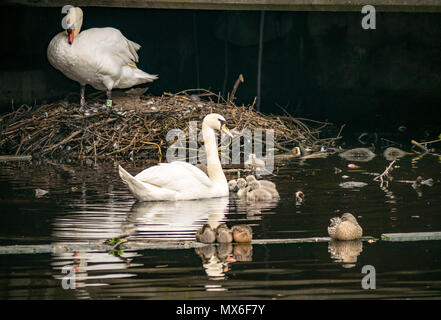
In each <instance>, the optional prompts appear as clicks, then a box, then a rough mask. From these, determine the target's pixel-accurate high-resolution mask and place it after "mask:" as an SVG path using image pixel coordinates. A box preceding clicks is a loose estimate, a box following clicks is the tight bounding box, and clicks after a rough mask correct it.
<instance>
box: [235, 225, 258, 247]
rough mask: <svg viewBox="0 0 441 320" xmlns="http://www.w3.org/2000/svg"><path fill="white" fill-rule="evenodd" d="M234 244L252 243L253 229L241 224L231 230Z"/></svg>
mask: <svg viewBox="0 0 441 320" xmlns="http://www.w3.org/2000/svg"><path fill="white" fill-rule="evenodd" d="M231 231H232V232H233V240H234V242H239V243H240V242H251V240H252V239H253V229H251V227H250V226H248V225H246V224H239V225H236V226H234V227H232V228H231Z"/></svg>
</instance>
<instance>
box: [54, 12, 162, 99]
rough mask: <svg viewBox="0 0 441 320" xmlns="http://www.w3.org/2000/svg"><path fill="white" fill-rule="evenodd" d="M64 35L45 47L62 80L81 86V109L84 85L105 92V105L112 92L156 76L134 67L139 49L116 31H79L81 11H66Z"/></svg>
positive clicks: (97, 29) (106, 29)
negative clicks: (64, 78) (60, 73)
mask: <svg viewBox="0 0 441 320" xmlns="http://www.w3.org/2000/svg"><path fill="white" fill-rule="evenodd" d="M65 21H66V24H67V25H66V27H67V28H66V31H62V32H60V33H59V34H57V35H56V36H55V37H54V38H53V39H52V41H51V42H50V43H49V46H48V48H47V57H48V60H49V63H50V64H51V65H52V66H53V67H54V68H55V69H58V70H60V71H61V72H62V73H63V74H64V75H65V76H66V77H68V78H70V79H72V80H74V81H76V82H78V83H79V84H80V86H81V91H80V95H81V100H80V104H81V107H83V106H85V104H86V101H85V97H84V91H85V87H86V84H88V85H91V86H92V87H94V88H95V89H96V90H102V91H106V92H107V100H108V101H107V105H108V106H110V105H111V104H112V100H111V91H112V89H114V88H121V89H123V88H130V87H133V86H136V85H138V84H141V83H146V82H153V81H154V80H156V79H158V76H157V75H151V74H148V73H146V72H144V71H142V70H140V69H138V68H137V67H136V64H135V63H137V62H138V54H137V53H136V51H138V50H139V48H141V46H140V45H139V44H137V43H135V42H133V41H130V40H128V39H127V38H126V37H124V36H123V35H122V33H121V31H119V30H118V29H114V28H92V29H88V30H84V31H83V32H81V33H80V31H81V26H82V24H83V11H82V10H81V9H80V8H78V7H76V8H75V7H72V8H70V9H69V11H68V12H67V15H66V20H65Z"/></svg>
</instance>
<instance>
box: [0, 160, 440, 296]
mask: <svg viewBox="0 0 441 320" xmlns="http://www.w3.org/2000/svg"><path fill="white" fill-rule="evenodd" d="M411 159H412V158H411V157H410V156H408V157H406V158H404V159H401V160H400V161H398V162H397V163H396V164H397V165H398V166H399V167H397V168H395V169H394V171H393V177H394V180H393V181H392V182H391V183H390V185H389V187H388V188H380V186H379V182H377V181H373V178H374V177H375V176H374V175H373V174H374V173H381V172H383V170H384V169H385V168H386V166H387V165H388V164H389V162H388V161H386V160H385V159H384V158H383V157H382V156H377V157H376V158H374V160H372V161H370V162H365V163H357V164H358V165H359V166H360V168H356V169H349V168H348V167H347V165H348V163H350V162H348V161H345V160H343V159H340V158H339V157H337V156H332V157H330V158H327V159H310V160H307V161H305V162H299V161H292V162H287V163H283V164H279V165H278V166H277V168H278V169H277V170H276V174H277V176H274V177H271V180H273V181H274V182H276V184H277V187H278V190H279V192H280V195H281V199H280V201H279V202H278V203H270V204H260V205H253V206H251V205H247V204H246V203H243V202H241V201H239V200H237V199H236V198H235V197H234V196H230V198H229V199H226V198H225V199H209V200H201V201H182V202H163V203H136V202H135V200H134V198H133V197H132V196H131V194H130V193H129V191H128V189H127V188H126V187H125V185H124V184H123V183H122V182H121V180H120V178H119V176H118V173H117V164H116V163H104V164H98V165H94V164H83V165H78V164H68V163H64V164H59V163H55V162H50V163H48V162H47V161H46V162H45V163H44V164H43V163H38V162H34V163H32V164H25V163H1V164H0V191H1V192H0V208H1V211H0V245H10V244H50V243H72V242H87V241H90V240H101V239H105V238H111V237H114V236H116V235H118V234H120V233H121V231H122V230H127V229H133V230H135V232H134V234H133V237H132V238H134V239H143V240H146V239H162V240H164V239H183V240H192V239H194V233H195V231H196V230H197V229H198V228H199V227H200V226H201V225H202V224H204V223H206V222H207V221H208V222H210V223H214V224H217V223H219V222H221V221H227V222H228V224H229V225H230V226H232V225H234V224H239V223H247V224H249V225H251V226H252V228H253V231H254V238H255V239H274V238H302V237H311V236H327V231H326V227H327V225H328V223H329V219H330V218H331V217H334V216H336V215H340V214H342V213H344V212H352V213H353V214H354V215H355V216H356V217H358V220H359V223H360V224H361V226H362V227H363V230H364V234H365V235H370V236H375V237H378V236H380V235H381V234H382V233H393V232H422V231H441V183H440V178H441V163H440V159H438V158H436V157H434V156H431V155H429V156H426V157H424V158H423V159H422V160H420V161H418V162H416V163H414V162H412V160H411ZM145 166H146V165H145V164H143V165H141V164H140V165H133V164H132V165H126V167H127V168H128V170H129V171H130V172H131V173H137V172H139V171H141V169H143V168H144V167H145ZM335 168H339V169H341V170H342V172H339V173H336V171H335ZM343 176H349V177H348V178H343ZM417 176H422V177H423V178H425V179H426V178H433V179H434V182H435V183H434V185H433V186H431V187H429V186H422V187H421V188H420V189H418V190H415V189H414V188H412V186H411V184H409V183H404V182H400V181H399V180H415V179H416V177H417ZM229 178H232V177H229ZM348 181H356V182H364V183H366V184H367V185H366V186H363V187H358V188H343V187H341V186H340V184H341V183H343V182H348ZM36 188H41V189H44V190H48V191H49V193H48V194H47V195H44V196H42V197H39V198H37V197H36V196H35V191H34V190H35V189H36ZM297 190H301V191H303V192H304V194H305V196H306V197H305V202H304V203H303V204H302V205H296V202H295V197H294V194H295V192H296V191H297ZM440 249H441V242H440V241H417V242H382V241H378V242H374V243H368V242H351V243H346V244H344V245H341V244H335V243H304V244H277V245H253V246H252V245H240V246H234V247H233V246H223V247H221V246H219V247H215V246H208V247H204V248H199V249H182V250H143V251H124V252H113V253H108V252H102V251H76V252H73V253H66V252H63V253H61V252H60V253H53V254H23V255H19V254H16V255H14V254H9V255H0V298H1V299H131V298H141V299H236V298H237V299H311V298H315V299H336V298H369V299H371V298H436V299H440V298H441V253H440V252H441V250H440ZM229 254H233V256H234V258H235V260H236V261H235V262H228V261H226V258H227V256H228V255H229ZM365 265H371V266H374V267H375V270H376V289H375V290H364V289H363V288H362V285H361V281H362V278H363V277H364V276H365V274H363V273H362V268H363V266H365ZM65 266H73V267H74V270H75V284H76V289H75V290H73V289H63V287H62V284H63V281H62V279H63V277H64V276H66V274H64V273H63V267H65Z"/></svg>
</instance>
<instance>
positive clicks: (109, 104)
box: [106, 90, 112, 107]
mask: <svg viewBox="0 0 441 320" xmlns="http://www.w3.org/2000/svg"><path fill="white" fill-rule="evenodd" d="M106 95H107V101H106V106H107V107H111V106H112V90H107V91H106Z"/></svg>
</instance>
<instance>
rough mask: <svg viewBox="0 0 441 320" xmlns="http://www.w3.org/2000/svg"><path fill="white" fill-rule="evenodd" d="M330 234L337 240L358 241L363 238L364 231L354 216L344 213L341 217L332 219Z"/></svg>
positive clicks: (329, 228)
mask: <svg viewBox="0 0 441 320" xmlns="http://www.w3.org/2000/svg"><path fill="white" fill-rule="evenodd" d="M328 234H329V236H330V237H331V238H332V239H336V240H357V239H360V238H361V237H362V236H363V229H362V228H361V227H360V225H359V224H358V222H357V219H356V218H355V217H354V216H353V215H352V214H350V213H344V214H343V215H342V216H341V217H335V218H331V224H330V225H329V227H328Z"/></svg>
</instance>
